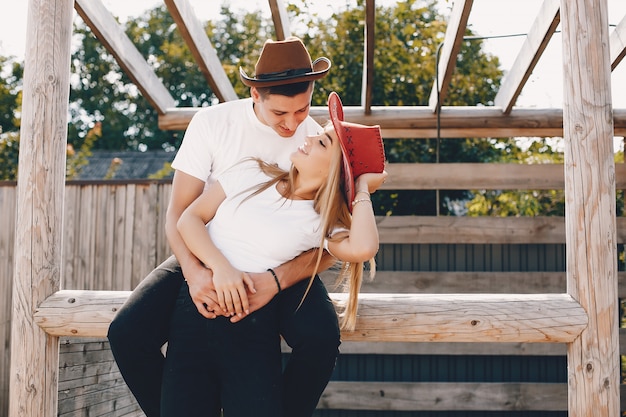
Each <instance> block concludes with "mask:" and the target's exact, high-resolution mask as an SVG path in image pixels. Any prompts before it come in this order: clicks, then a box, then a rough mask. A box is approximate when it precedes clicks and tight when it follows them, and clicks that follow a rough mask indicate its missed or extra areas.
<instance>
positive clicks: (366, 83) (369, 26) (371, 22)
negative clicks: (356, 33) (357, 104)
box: [361, 0, 376, 114]
mask: <svg viewBox="0 0 626 417" xmlns="http://www.w3.org/2000/svg"><path fill="white" fill-rule="evenodd" d="M363 30H364V31H365V33H364V35H363V39H365V43H364V45H363V81H362V88H361V104H362V105H363V108H364V110H365V114H370V113H371V112H372V89H373V85H374V51H375V49H376V2H375V1H374V0H367V1H366V2H365V25H364V28H363Z"/></svg>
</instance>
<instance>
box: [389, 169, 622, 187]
mask: <svg viewBox="0 0 626 417" xmlns="http://www.w3.org/2000/svg"><path fill="white" fill-rule="evenodd" d="M386 170H387V172H388V173H389V177H388V179H387V181H386V182H385V183H384V184H383V185H382V187H381V189H382V190H562V189H563V188H564V187H565V178H564V167H563V164H505V163H493V164H492V163H439V164H437V163H417V164H416V163H390V164H387V167H386ZM615 180H616V189H618V190H621V189H626V164H616V166H615Z"/></svg>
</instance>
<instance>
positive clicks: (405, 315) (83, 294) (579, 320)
mask: <svg viewBox="0 0 626 417" xmlns="http://www.w3.org/2000/svg"><path fill="white" fill-rule="evenodd" d="M128 295H129V292H127V291H72V290H62V291H58V292H57V293H55V294H54V295H52V296H50V297H48V298H47V299H46V300H45V301H44V302H42V303H41V305H40V306H39V307H38V308H37V310H36V311H35V314H34V317H35V321H36V323H37V324H38V325H39V326H40V327H41V328H42V329H44V330H45V331H46V332H48V333H49V334H52V335H55V336H68V335H69V336H72V335H74V336H93V337H104V336H105V335H106V331H107V329H108V326H109V323H110V322H111V320H112V319H113V317H114V316H115V312H116V311H117V310H118V309H119V307H120V306H121V305H122V304H123V303H124V301H125V300H126V299H127V298H128ZM345 295H346V294H331V297H332V298H333V300H334V301H337V302H338V303H341V302H342V301H344V300H345ZM586 325H587V315H586V313H585V311H584V310H583V309H582V308H581V307H580V305H578V303H576V302H575V301H574V300H573V299H572V298H571V297H570V296H569V295H567V294H532V295H531V294H446V295H440V294H361V296H360V307H359V318H358V320H357V329H356V330H355V331H354V332H344V333H343V335H342V336H343V337H342V338H343V340H352V341H358V340H367V341H372V342H373V341H380V342H384V341H389V342H396V341H397V342H425V341H430V342H433V341H436V342H526V343H531V342H532V343H545V342H549V343H563V342H569V341H571V340H573V339H574V338H575V337H576V336H578V334H579V333H580V332H581V331H582V329H583V328H584V327H585V326H586Z"/></svg>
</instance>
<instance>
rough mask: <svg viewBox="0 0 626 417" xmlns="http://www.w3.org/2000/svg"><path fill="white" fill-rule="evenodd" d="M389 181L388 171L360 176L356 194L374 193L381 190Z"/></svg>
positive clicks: (356, 184)
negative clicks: (361, 192) (387, 180)
mask: <svg viewBox="0 0 626 417" xmlns="http://www.w3.org/2000/svg"><path fill="white" fill-rule="evenodd" d="M386 179H387V171H383V172H381V173H374V172H368V173H365V174H361V175H359V177H358V178H357V179H356V181H355V184H354V185H355V188H354V190H355V192H357V193H358V192H359V191H367V192H368V193H370V194H371V193H373V192H375V191H376V190H378V189H379V188H380V186H381V185H383V183H384V182H385V180H386Z"/></svg>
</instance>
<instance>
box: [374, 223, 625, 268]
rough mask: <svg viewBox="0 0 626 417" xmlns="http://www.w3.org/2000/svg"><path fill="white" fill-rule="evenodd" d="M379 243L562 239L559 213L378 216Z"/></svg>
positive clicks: (620, 234) (621, 236) (621, 231)
mask: <svg viewBox="0 0 626 417" xmlns="http://www.w3.org/2000/svg"><path fill="white" fill-rule="evenodd" d="M377 222H378V233H379V237H380V243H383V244H385V243H398V244H400V243H420V244H425V243H437V244H439V243H441V244H444V243H449V244H525V243H529V244H530V243H532V244H551V243H565V219H564V218H563V217H437V216H390V217H379V218H378V219H377ZM616 242H617V243H626V218H624V217H621V218H618V219H617V236H616ZM616 259H617V258H616Z"/></svg>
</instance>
